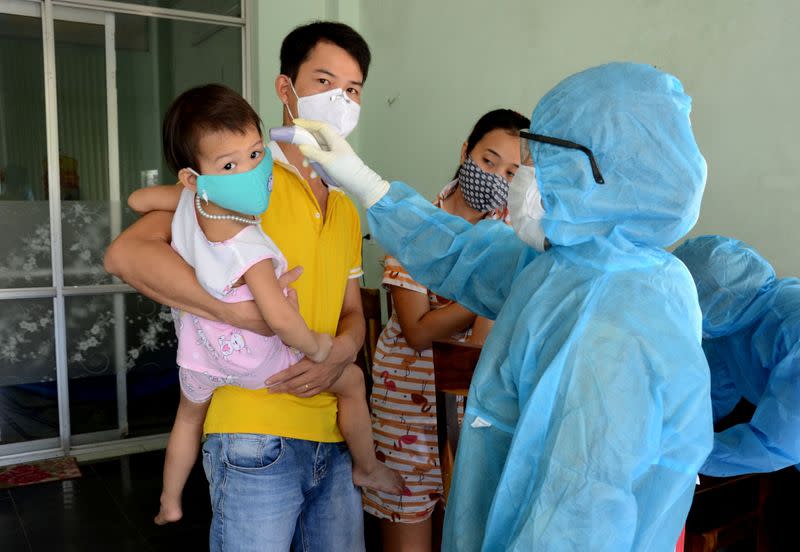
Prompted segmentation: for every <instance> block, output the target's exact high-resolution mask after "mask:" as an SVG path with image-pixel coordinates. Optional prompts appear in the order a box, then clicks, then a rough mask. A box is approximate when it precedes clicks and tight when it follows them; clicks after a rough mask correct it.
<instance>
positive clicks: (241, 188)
mask: <svg viewBox="0 0 800 552" xmlns="http://www.w3.org/2000/svg"><path fill="white" fill-rule="evenodd" d="M189 170H190V171H192V173H194V174H195V175H196V176H197V195H199V196H200V198H201V199H203V201H206V202H208V201H210V202H212V203H215V204H217V205H219V206H220V207H223V208H225V209H230V210H231V211H236V212H237V213H244V214H245V215H254V216H256V215H260V214H261V213H263V212H264V211H266V210H267V206H269V196H270V193H272V154H271V153H270V151H269V150H268V149H265V150H264V156H263V157H262V159H261V163H259V164H258V165H256V167H255V168H253V169H251V170H249V171H247V172H243V173H237V174H197V173H196V172H195V171H194V170H192V169H189Z"/></svg>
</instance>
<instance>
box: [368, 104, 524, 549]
mask: <svg viewBox="0 0 800 552" xmlns="http://www.w3.org/2000/svg"><path fill="white" fill-rule="evenodd" d="M529 126H530V121H529V120H528V119H527V118H526V117H524V116H522V115H520V114H519V113H517V112H515V111H512V110H510V109H497V110H494V111H490V112H489V113H486V114H485V115H484V116H482V117H481V118H480V119H479V120H478V122H477V123H476V124H475V127H474V128H473V129H472V132H471V133H470V135H469V137H468V138H467V140H466V142H464V144H463V146H462V148H461V165H460V166H459V168H458V170H457V171H456V175H455V179H454V180H453V181H452V182H450V183H449V184H447V185H446V186H445V187H444V189H443V190H442V191H441V192H440V193H439V195H438V196H437V198H436V201H435V202H434V203H435V204H436V206H437V207H439V208H441V209H443V210H445V211H446V212H448V213H450V214H452V215H457V216H460V217H462V218H464V219H465V220H467V221H468V222H471V223H473V224H475V223H477V222H479V221H481V220H484V219H496V220H503V221H505V222H509V221H508V209H507V208H506V200H507V197H508V185H509V182H510V181H511V179H512V178H513V176H514V174H515V172H516V170H517V168H518V167H519V162H520V141H519V131H520V130H521V129H527V128H528V127H529ZM382 283H383V285H384V286H386V288H387V290H388V292H389V294H390V295H391V300H392V305H393V309H392V316H391V318H390V319H389V322H388V324H387V325H386V328H385V329H384V330H383V333H381V336H380V339H379V340H378V346H377V349H376V352H375V358H374V362H373V367H372V370H373V373H372V376H373V380H374V382H375V384H374V387H373V389H372V397H371V405H372V431H373V436H374V439H375V444H376V455H377V456H378V459H379V460H381V461H383V462H385V463H386V464H387V465H388V466H389V467H391V468H392V469H395V470H397V471H399V472H400V473H401V475H402V476H403V478H404V479H405V484H406V490H405V491H404V494H403V495H392V494H388V493H384V492H375V491H370V490H364V493H363V499H364V509H365V510H366V511H367V512H369V513H370V514H373V515H375V516H377V517H379V518H381V532H382V535H383V549H384V551H385V552H395V551H404V552H407V551H412V550H413V551H428V550H431V544H432V543H431V540H432V524H431V514H432V513H433V510H434V508H435V506H436V503H437V502H438V501H439V500H440V499H441V497H442V476H441V471H440V468H439V453H438V444H437V438H436V400H435V390H434V379H433V352H432V350H431V343H432V342H433V341H434V340H437V339H447V338H452V339H457V340H460V341H469V342H472V343H478V344H482V343H483V341H484V339H485V338H486V335H487V334H488V333H489V329H490V328H491V322H490V321H489V320H487V319H485V318H481V317H476V316H475V315H474V314H473V313H472V312H470V311H468V310H467V309H465V308H464V307H462V306H460V305H459V304H457V303H454V302H452V301H450V300H448V299H446V298H443V297H440V296H438V295H436V294H434V293H432V292H431V291H429V290H428V289H427V288H426V287H425V286H423V285H421V284H419V283H417V282H415V281H414V280H413V279H412V278H411V277H410V276H409V275H408V273H407V272H406V271H405V269H404V268H403V267H402V266H401V265H400V264H399V263H398V262H397V260H395V259H394V258H393V257H387V258H386V262H385V267H384V274H383V281H382Z"/></svg>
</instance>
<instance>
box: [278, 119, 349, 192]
mask: <svg viewBox="0 0 800 552" xmlns="http://www.w3.org/2000/svg"><path fill="white" fill-rule="evenodd" d="M269 139H270V140H274V141H275V142H283V143H284V144H294V145H296V146H299V145H300V144H308V145H309V146H316V147H319V143H318V142H317V140H316V139H315V138H314V136H313V135H312V134H311V133H310V132H309V131H307V130H306V129H304V128H302V127H299V126H284V127H275V128H271V129H269ZM309 163H311V168H313V169H314V172H315V173H317V175H319V177H320V178H321V179H322V180H323V181H324V182H325V183H326V184H327V185H328V186H331V187H333V188H339V185H338V184H337V183H336V181H335V180H334V179H333V178H331V177H330V176H328V173H326V172H325V169H323V168H322V167H321V166H320V164H319V163H317V162H316V161H311V160H310V159H309Z"/></svg>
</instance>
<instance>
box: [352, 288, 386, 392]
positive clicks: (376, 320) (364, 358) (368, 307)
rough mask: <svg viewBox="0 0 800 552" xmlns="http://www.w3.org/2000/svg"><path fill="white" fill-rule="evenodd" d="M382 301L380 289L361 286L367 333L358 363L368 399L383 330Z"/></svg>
mask: <svg viewBox="0 0 800 552" xmlns="http://www.w3.org/2000/svg"><path fill="white" fill-rule="evenodd" d="M382 303H383V301H382V300H381V294H380V290H378V289H374V288H363V287H362V288H361V308H362V309H363V311H364V322H365V323H366V335H365V336H364V345H362V346H361V351H359V353H358V356H357V357H356V365H358V366H359V367H360V368H361V370H362V371H363V372H364V382H365V383H366V388H367V400H369V395H370V393H371V391H372V359H373V358H374V357H375V349H376V348H377V346H378V338H379V337H380V335H381V331H382V330H383V324H382V322H383V319H382Z"/></svg>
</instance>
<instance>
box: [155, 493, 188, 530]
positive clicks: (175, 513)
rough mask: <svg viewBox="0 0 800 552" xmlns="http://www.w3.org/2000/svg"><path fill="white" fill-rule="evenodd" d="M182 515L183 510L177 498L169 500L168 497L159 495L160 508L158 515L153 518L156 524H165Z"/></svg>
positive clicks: (176, 519)
mask: <svg viewBox="0 0 800 552" xmlns="http://www.w3.org/2000/svg"><path fill="white" fill-rule="evenodd" d="M182 517H183V510H182V509H181V502H180V499H179V500H171V499H169V498H165V497H164V496H162V497H161V509H160V510H159V511H158V515H157V516H156V517H155V518H154V519H153V521H155V522H156V525H166V524H167V523H172V522H173V521H178V520H179V519H181V518H182Z"/></svg>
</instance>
